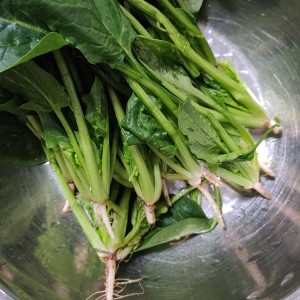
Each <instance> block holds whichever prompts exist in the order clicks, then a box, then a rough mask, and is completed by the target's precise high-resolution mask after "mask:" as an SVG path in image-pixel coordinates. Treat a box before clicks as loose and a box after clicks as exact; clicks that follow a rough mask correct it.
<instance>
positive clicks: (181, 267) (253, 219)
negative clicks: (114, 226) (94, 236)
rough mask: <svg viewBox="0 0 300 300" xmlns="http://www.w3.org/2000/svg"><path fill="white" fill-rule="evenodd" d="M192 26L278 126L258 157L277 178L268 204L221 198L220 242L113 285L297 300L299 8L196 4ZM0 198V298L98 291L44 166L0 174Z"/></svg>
mask: <svg viewBox="0 0 300 300" xmlns="http://www.w3.org/2000/svg"><path fill="white" fill-rule="evenodd" d="M201 20H202V21H201V24H200V26H201V27H202V28H203V30H204V32H205V34H206V36H207V38H208V40H209V42H210V43H211V45H212V47H213V49H214V51H215V53H216V54H217V56H218V58H227V59H230V60H232V61H233V63H234V65H235V66H236V68H237V70H238V71H239V72H240V75H241V76H242V78H243V79H244V80H245V81H246V82H247V84H248V85H249V87H250V89H251V90H252V91H253V92H254V93H255V95H256V96H257V98H258V101H259V102H260V103H261V104H262V105H263V106H264V107H265V108H266V110H267V111H268V113H269V114H270V115H272V116H278V117H279V118H280V119H281V120H282V122H283V134H282V136H281V137H275V136H271V137H269V138H268V139H267V140H266V141H265V142H264V144H263V145H262V146H261V147H260V148H259V155H260V158H261V160H263V161H264V162H265V163H266V164H267V165H268V166H269V167H271V168H272V169H273V170H274V171H275V172H276V174H277V176H276V179H274V180H270V179H268V178H263V179H262V181H263V183H264V184H265V185H266V186H267V188H268V189H269V191H270V192H271V194H272V195H273V199H272V200H271V201H267V200H264V199H262V198H261V197H258V196H255V195H252V194H240V193H238V192H235V191H233V190H231V189H229V188H227V187H226V186H224V187H223V188H222V189H223V192H224V193H223V194H224V198H223V201H224V209H223V211H224V217H225V221H226V223H227V230H226V231H223V230H222V229H221V228H220V227H217V228H216V229H215V230H214V231H213V232H211V233H209V234H203V235H199V236H195V237H192V238H190V239H189V240H187V241H185V242H184V243H178V244H175V245H172V246H170V247H161V248H160V249H159V251H148V252H144V253H140V254H139V255H134V256H133V257H131V260H130V262H128V263H124V264H123V265H121V266H120V268H119V277H124V278H130V279H135V278H140V277H143V282H142V285H143V289H144V294H143V295H139V296H134V297H132V299H163V300H167V299H172V300H181V299H204V300H210V299H212V300H219V299H220V300H227V299H228V300H234V299H237V300H241V299H283V298H284V297H288V298H287V299H289V300H296V299H300V293H299V290H298V291H297V288H298V287H299V285H300V256H299V254H300V195H299V193H300V180H299V178H300V177H299V170H300V155H299V151H300V137H299V126H300V119H299V118H298V112H300V71H299V70H300V2H299V1H298V0H288V1H284V0H272V1H271V0H265V1H260V0H248V1H246V0H224V1H221V0H219V1H207V2H206V4H205V7H204V10H203V12H202V16H201ZM0 190H1V193H0V205H1V210H0V278H1V286H2V287H1V289H2V291H3V292H2V293H1V292H0V298H1V297H3V299H8V298H9V296H8V295H10V296H11V297H13V298H16V299H22V300H25V299H30V300H32V299H37V300H39V299H43V300H47V299H49V300H53V299H76V300H77V299H78V300H82V299H85V298H86V297H88V296H89V295H90V294H92V293H93V292H94V291H96V290H99V289H101V287H103V272H104V269H103V265H102V264H101V263H100V262H98V260H97V257H96V255H95V254H94V252H93V251H92V250H91V249H90V247H89V245H88V242H87V241H86V239H85V237H84V236H83V234H82V233H81V230H80V228H79V226H78V225H77V222H76V221H75V220H74V218H73V217H72V214H63V213H62V206H63V204H64V199H63V196H62V193H61V191H60V190H59V189H58V187H57V184H56V181H55V178H54V177H53V175H52V173H51V169H50V166H49V165H43V166H39V167H34V168H16V167H11V166H4V165H2V166H1V169H0ZM140 289H141V288H140V287H139V286H138V285H134V284H133V285H131V286H129V287H128V293H130V292H140V291H141V290H140ZM291 293H292V294H291ZM289 294H291V295H289ZM1 295H2V296H1ZM288 295H289V296H288ZM1 299H2V298H1Z"/></svg>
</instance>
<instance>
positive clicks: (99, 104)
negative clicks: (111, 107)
mask: <svg viewBox="0 0 300 300" xmlns="http://www.w3.org/2000/svg"><path fill="white" fill-rule="evenodd" d="M83 102H84V103H85V105H86V112H85V118H86V120H87V123H88V124H89V125H90V128H91V130H90V131H91V136H92V137H93V138H94V141H99V139H100V138H101V137H103V136H105V135H107V134H108V129H109V128H108V110H107V99H106V94H105V90H104V86H103V84H102V83H101V81H100V80H99V79H98V78H97V77H96V78H95V81H94V84H93V86H92V89H91V91H90V93H89V94H87V95H85V96H84V97H83Z"/></svg>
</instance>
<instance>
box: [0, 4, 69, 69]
mask: <svg viewBox="0 0 300 300" xmlns="http://www.w3.org/2000/svg"><path fill="white" fill-rule="evenodd" d="M19 5H20V4H17V3H14V4H13V3H12V2H11V1H7V0H3V1H1V4H0V10H1V15H0V40H1V43H0V72H2V71H5V70H7V69H9V68H11V67H13V66H15V65H18V64H21V63H23V62H26V61H28V60H30V59H32V58H34V57H37V56H39V55H41V54H44V53H47V52H50V51H53V50H56V49H59V48H61V47H63V46H64V45H67V44H68V42H67V41H66V40H65V39H64V38H63V36H62V35H60V34H59V33H56V32H51V31H49V29H48V28H47V26H46V25H45V23H44V22H42V21H41V19H39V18H33V16H30V17H28V16H29V15H28V14H26V10H25V9H24V10H23V9H22V8H21V7H19ZM23 5H27V7H28V2H26V3H24V2H23Z"/></svg>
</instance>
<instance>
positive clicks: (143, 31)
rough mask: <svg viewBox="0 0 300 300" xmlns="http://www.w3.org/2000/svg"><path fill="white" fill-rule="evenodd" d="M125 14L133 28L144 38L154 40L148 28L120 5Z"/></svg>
mask: <svg viewBox="0 0 300 300" xmlns="http://www.w3.org/2000/svg"><path fill="white" fill-rule="evenodd" d="M120 8H121V10H122V12H123V14H124V15H125V16H126V17H127V19H128V21H129V22H130V24H131V25H132V27H133V28H134V29H135V30H136V31H137V32H138V33H139V34H140V35H142V36H145V37H148V38H152V37H151V35H150V33H149V32H148V31H147V30H146V28H145V27H144V26H143V25H142V24H141V23H140V22H139V21H138V20H137V19H136V18H135V17H134V16H133V15H132V14H131V13H130V12H129V11H128V10H127V9H126V8H125V7H124V6H122V5H121V4H120Z"/></svg>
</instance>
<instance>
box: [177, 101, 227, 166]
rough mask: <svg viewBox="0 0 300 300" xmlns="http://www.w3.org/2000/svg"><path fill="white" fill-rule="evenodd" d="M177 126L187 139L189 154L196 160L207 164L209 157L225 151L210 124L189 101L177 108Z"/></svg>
mask: <svg viewBox="0 0 300 300" xmlns="http://www.w3.org/2000/svg"><path fill="white" fill-rule="evenodd" d="M195 120H197V122H195ZM178 125H179V129H180V131H181V132H182V133H183V134H184V135H186V136H187V138H188V146H189V148H190V150H191V152H192V153H194V155H195V156H196V157H197V158H198V159H204V160H206V161H208V162H209V160H210V155H214V154H220V153H222V151H223V150H224V149H226V147H225V145H224V144H223V142H222V141H221V139H220V137H219V135H218V133H217V132H216V130H215V129H214V127H213V125H212V124H211V122H210V121H209V120H208V119H207V118H206V117H204V116H203V115H202V114H200V113H199V112H197V111H196V109H195V108H194V107H193V105H192V103H191V101H189V100H187V101H185V102H184V103H182V104H181V105H180V106H179V109H178Z"/></svg>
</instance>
